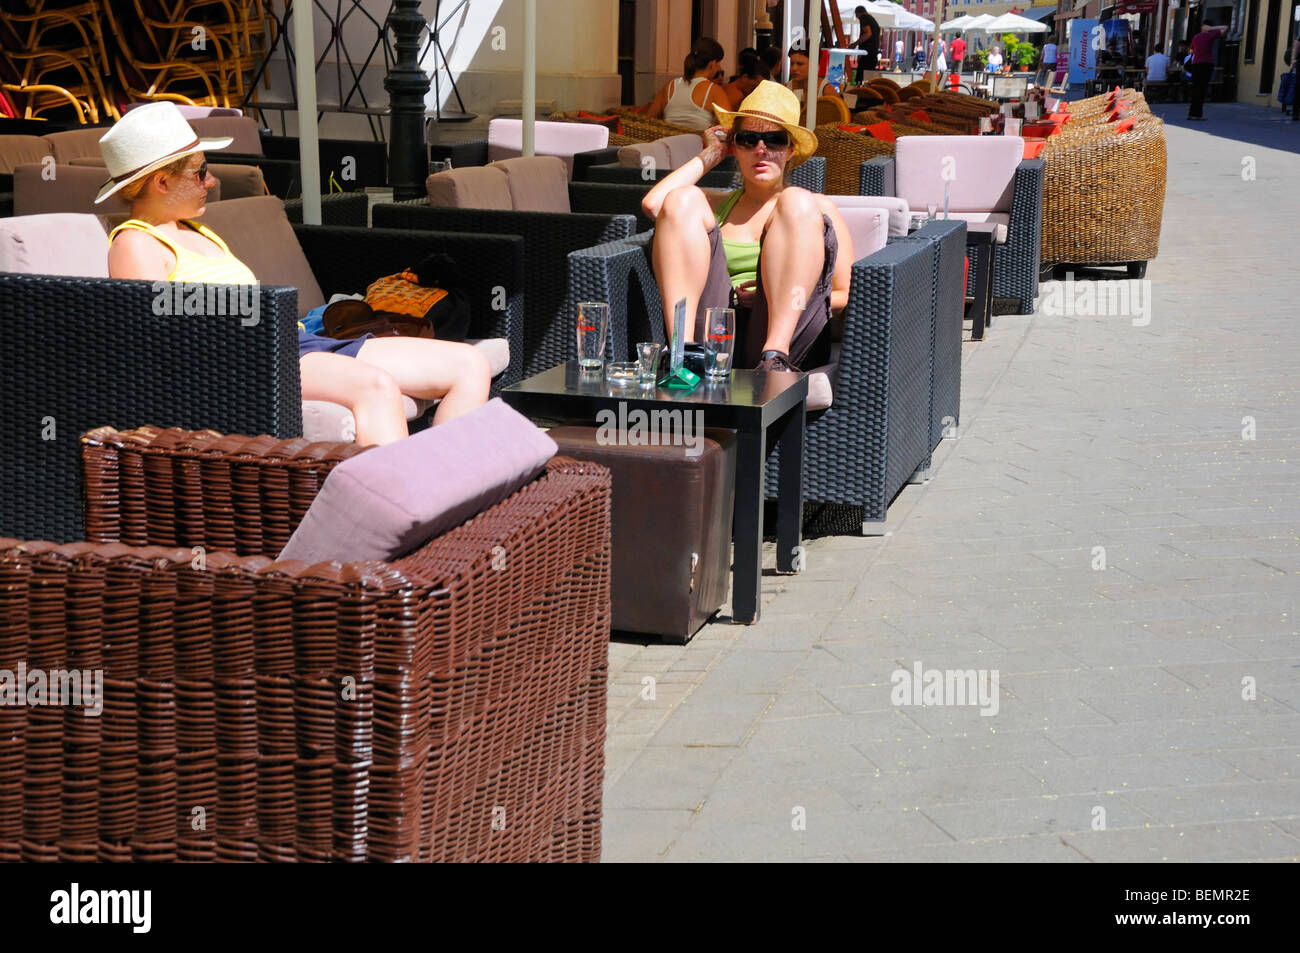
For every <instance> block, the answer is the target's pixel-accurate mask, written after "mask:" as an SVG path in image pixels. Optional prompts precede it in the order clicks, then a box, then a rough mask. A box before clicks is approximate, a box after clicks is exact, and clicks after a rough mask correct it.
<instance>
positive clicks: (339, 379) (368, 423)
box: [298, 351, 409, 445]
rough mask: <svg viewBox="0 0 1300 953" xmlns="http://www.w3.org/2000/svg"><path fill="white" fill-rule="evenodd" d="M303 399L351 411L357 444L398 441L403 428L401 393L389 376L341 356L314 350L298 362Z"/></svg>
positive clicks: (404, 431)
mask: <svg viewBox="0 0 1300 953" xmlns="http://www.w3.org/2000/svg"><path fill="white" fill-rule="evenodd" d="M298 368H299V372H300V374H301V377H302V396H303V400H328V401H332V402H334V403H336V404H342V405H343V406H345V407H347V408H348V409H349V410H351V411H352V416H353V417H355V418H356V422H357V443H360V444H367V445H368V444H382V443H392V442H393V441H394V440H401V439H402V438H403V437H405V436H406V435H407V434H408V433H409V431H408V430H407V429H406V414H405V413H404V412H403V410H402V392H401V390H400V389H399V388H398V386H397V382H396V381H395V380H393V378H392V376H391V375H390V374H388V373H386V372H384V371H382V370H380V369H379V368H377V367H374V366H373V365H370V364H366V363H363V362H362V361H358V360H356V359H355V358H351V357H348V356H347V355H344V354H331V353H329V352H328V351H316V352H313V353H311V354H304V355H303V356H302V357H300V358H299V359H298Z"/></svg>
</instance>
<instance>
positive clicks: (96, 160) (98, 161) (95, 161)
mask: <svg viewBox="0 0 1300 953" xmlns="http://www.w3.org/2000/svg"><path fill="white" fill-rule="evenodd" d="M68 165H81V166H87V165H93V166H98V167H99V168H101V169H103V168H105V167H106V166H107V165H108V163H106V162H105V161H104V157H103V156H73V157H72V158H71V159H69V160H68ZM104 178H108V176H107V175H105V176H104Z"/></svg>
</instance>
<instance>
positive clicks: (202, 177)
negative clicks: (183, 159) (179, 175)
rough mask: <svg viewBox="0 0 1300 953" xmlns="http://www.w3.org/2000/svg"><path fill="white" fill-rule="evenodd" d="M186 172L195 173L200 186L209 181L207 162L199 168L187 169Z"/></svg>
mask: <svg viewBox="0 0 1300 953" xmlns="http://www.w3.org/2000/svg"><path fill="white" fill-rule="evenodd" d="M185 171H186V172H193V173H194V174H195V175H196V176H198V179H199V185H202V184H203V183H204V182H206V181H208V164H207V163H206V162H204V163H201V164H200V165H199V166H198V167H197V168H193V169H186V170H185Z"/></svg>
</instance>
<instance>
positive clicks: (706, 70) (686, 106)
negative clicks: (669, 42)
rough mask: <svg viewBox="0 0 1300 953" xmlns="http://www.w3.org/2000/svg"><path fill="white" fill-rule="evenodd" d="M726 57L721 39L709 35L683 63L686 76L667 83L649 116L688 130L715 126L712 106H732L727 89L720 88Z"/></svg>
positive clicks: (695, 43) (692, 50)
mask: <svg viewBox="0 0 1300 953" xmlns="http://www.w3.org/2000/svg"><path fill="white" fill-rule="evenodd" d="M723 55H724V54H723V51H722V46H721V45H720V44H719V43H718V41H717V40H712V39H709V37H707V36H702V37H700V38H699V39H698V40H696V41H695V42H694V43H693V44H692V45H691V51H690V52H689V53H687V54H686V60H685V61H684V62H683V63H682V75H681V76H679V77H677V78H676V79H672V80H669V81H668V82H667V83H666V84H664V87H663V89H661V90H659V95H658V96H656V97H655V98H654V100H653V101H651V103H650V105H649V107H648V108H647V109H646V115H648V116H650V117H651V118H652V119H662V120H663V121H664V122H670V123H672V124H673V125H674V126H682V127H683V128H685V129H695V130H699V131H703V130H705V129H707V128H709V126H711V125H713V113H712V112H710V111H709V109H710V107H712V106H715V105H720V106H729V105H731V100H730V99H729V98H728V97H727V93H726V90H724V89H723V87H722V86H720V85H719V82H720V81H721V79H722V57H723Z"/></svg>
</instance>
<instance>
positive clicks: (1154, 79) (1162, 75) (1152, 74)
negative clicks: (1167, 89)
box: [1146, 47, 1169, 83]
mask: <svg viewBox="0 0 1300 953" xmlns="http://www.w3.org/2000/svg"><path fill="white" fill-rule="evenodd" d="M1146 66H1147V82H1148V83H1164V82H1167V81H1168V80H1169V57H1167V56H1165V54H1163V53H1161V52H1160V49H1159V48H1158V47H1153V48H1152V50H1151V55H1150V56H1148V57H1147V63H1146Z"/></svg>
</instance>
